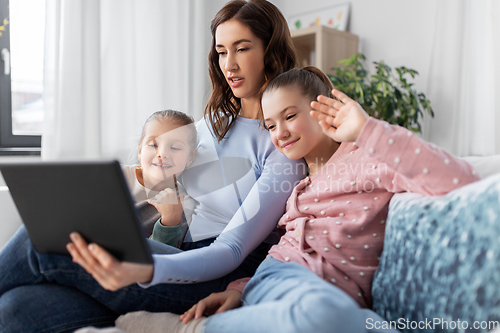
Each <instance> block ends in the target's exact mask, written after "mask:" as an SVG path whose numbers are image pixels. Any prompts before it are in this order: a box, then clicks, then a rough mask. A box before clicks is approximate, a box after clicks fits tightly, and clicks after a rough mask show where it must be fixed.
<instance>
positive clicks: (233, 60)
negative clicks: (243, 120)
mask: <svg viewBox="0 0 500 333" xmlns="http://www.w3.org/2000/svg"><path fill="white" fill-rule="evenodd" d="M215 49H216V51H217V53H218V54H219V67H220V70H221V71H222V73H223V74H224V76H225V78H226V81H227V83H228V84H229V86H230V87H231V90H232V91H233V94H234V96H235V97H237V98H240V99H258V98H259V95H258V93H259V90H260V88H261V87H262V85H263V84H264V82H265V75H264V45H263V44H262V41H261V40H260V39H259V38H258V37H257V36H255V35H254V34H253V32H252V30H250V28H249V27H248V26H247V25H246V24H243V23H241V22H240V21H238V20H235V19H231V20H228V21H226V22H224V23H222V24H220V25H219V26H218V27H217V31H216V33H215ZM242 102H243V101H242Z"/></svg>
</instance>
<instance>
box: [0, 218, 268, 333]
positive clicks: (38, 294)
mask: <svg viewBox="0 0 500 333" xmlns="http://www.w3.org/2000/svg"><path fill="white" fill-rule="evenodd" d="M211 241H213V240H209V241H201V242H197V243H188V244H186V245H185V247H184V249H190V248H196V247H202V246H206V245H208V244H209V243H210V242H211ZM149 245H150V249H151V251H152V252H153V253H164V254H168V253H175V252H179V251H181V250H179V249H176V248H173V247H170V246H168V245H165V244H162V243H158V242H155V241H152V240H150V241H149ZM268 249H269V246H268V245H267V244H261V245H260V246H259V247H258V248H257V249H256V250H255V251H254V252H252V253H251V254H250V255H249V256H248V257H247V258H246V259H245V261H244V262H243V263H242V264H241V265H240V266H239V267H238V268H237V269H236V270H234V271H233V272H232V273H230V274H228V275H227V276H224V277H222V278H219V279H216V280H212V281H208V282H201V283H195V284H189V285H179V284H159V285H156V286H152V287H150V288H147V289H144V288H141V287H139V286H138V285H136V284H133V285H130V286H128V287H125V288H122V289H120V290H118V291H115V292H111V291H107V290H105V289H103V288H102V287H101V286H100V285H99V284H98V283H97V282H96V281H95V280H94V279H93V278H92V276H91V275H89V274H88V273H87V272H86V271H85V270H84V269H83V268H81V267H80V266H79V265H77V264H75V263H73V261H72V259H71V257H70V256H67V255H56V254H44V253H39V252H38V251H36V250H35V249H34V247H33V245H32V243H31V241H30V239H29V237H28V233H27V231H26V229H25V228H24V226H23V227H21V228H20V229H19V230H18V232H17V233H16V234H15V235H14V237H13V238H12V239H11V240H10V242H9V243H8V244H7V245H6V247H5V248H4V249H3V250H2V252H1V253H0V332H1V333H7V332H24V333H29V332H72V331H74V330H75V329H77V328H80V327H84V326H89V325H92V326H96V327H103V326H109V325H113V323H114V321H115V319H116V318H117V317H118V316H119V315H121V314H124V313H127V312H130V311H138V310H146V311H151V312H160V311H168V312H174V313H183V312H184V311H186V310H187V309H189V308H190V307H191V306H192V305H194V304H196V302H198V301H199V300H200V299H201V298H204V297H206V296H208V295H209V294H210V293H212V292H218V291H222V290H225V288H226V286H227V285H228V284H229V283H230V282H232V281H234V280H236V279H239V278H242V277H247V276H251V275H253V273H254V272H255V269H256V268H257V267H258V265H259V264H260V262H261V261H262V260H263V259H264V258H265V256H266V254H267V251H268Z"/></svg>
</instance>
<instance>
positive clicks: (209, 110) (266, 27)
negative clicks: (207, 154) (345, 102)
mask: <svg viewBox="0 0 500 333" xmlns="http://www.w3.org/2000/svg"><path fill="white" fill-rule="evenodd" d="M230 19H236V20H238V21H240V22H241V23H243V24H246V25H247V26H248V27H249V28H250V30H251V31H252V33H253V34H254V35H255V36H257V37H258V38H260V39H261V40H262V43H263V45H264V50H265V53H264V73H265V79H266V82H265V83H264V85H263V86H262V88H261V90H260V95H262V92H263V91H264V89H265V87H266V86H267V84H268V83H269V81H270V80H272V79H273V78H275V77H276V76H278V75H279V74H281V73H283V72H286V71H287V70H290V69H292V68H294V67H296V65H297V57H296V55H295V48H294V46H293V43H292V38H291V36H290V30H289V29H288V24H287V22H286V20H285V18H284V17H283V14H281V12H280V10H279V9H278V8H277V7H276V6H274V5H273V4H272V3H270V2H268V1H266V0H249V1H248V2H247V1H243V0H234V1H230V2H228V3H227V4H226V5H225V6H224V7H222V9H221V10H220V11H219V12H218V13H217V14H216V15H215V17H214V19H213V20H212V24H211V31H212V47H211V49H210V52H209V54H208V67H209V75H210V80H211V82H212V94H211V96H210V98H209V100H208V102H207V106H206V107H205V118H206V120H207V121H208V122H209V125H210V127H211V128H212V131H213V134H214V135H215V136H216V137H217V140H218V141H219V142H220V141H221V140H222V139H224V137H225V136H226V134H227V132H228V131H229V129H230V128H231V126H232V125H233V123H234V121H235V120H236V118H237V117H238V114H239V112H240V108H241V102H240V99H239V98H237V97H235V96H234V94H233V92H232V90H231V87H230V86H229V85H228V83H227V81H226V78H225V76H224V73H222V71H221V69H220V67H219V55H218V53H217V52H216V50H215V32H216V31H217V27H218V26H219V25H220V24H222V23H224V22H226V21H228V20H230ZM259 119H260V120H261V121H262V109H260V110H259Z"/></svg>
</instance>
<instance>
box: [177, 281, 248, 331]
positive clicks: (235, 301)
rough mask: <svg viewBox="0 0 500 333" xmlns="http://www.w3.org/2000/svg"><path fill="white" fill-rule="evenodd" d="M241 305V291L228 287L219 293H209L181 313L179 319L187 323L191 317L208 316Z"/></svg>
mask: <svg viewBox="0 0 500 333" xmlns="http://www.w3.org/2000/svg"><path fill="white" fill-rule="evenodd" d="M240 306H241V293H240V292H239V291H238V290H234V289H229V290H226V291H223V292H220V293H213V294H210V295H209V296H208V297H205V298H204V299H202V300H201V301H199V302H198V303H197V304H195V305H193V307H192V308H191V309H189V310H187V311H186V312H185V313H184V314H182V315H181V317H180V318H181V320H182V321H183V322H184V324H187V323H188V322H189V321H190V320H191V319H192V318H193V317H194V319H196V320H197V319H200V318H201V316H202V315H204V314H205V315H207V316H210V315H212V314H214V313H221V312H224V311H227V310H231V309H235V308H238V307H240Z"/></svg>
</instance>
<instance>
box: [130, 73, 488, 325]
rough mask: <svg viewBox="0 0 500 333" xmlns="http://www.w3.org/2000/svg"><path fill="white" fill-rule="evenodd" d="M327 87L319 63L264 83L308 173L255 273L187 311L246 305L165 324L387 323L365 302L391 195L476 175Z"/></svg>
mask: <svg viewBox="0 0 500 333" xmlns="http://www.w3.org/2000/svg"><path fill="white" fill-rule="evenodd" d="M331 88H332V86H331V83H330V81H329V80H328V78H327V77H326V76H325V75H324V74H323V73H322V72H320V71H319V70H317V69H315V68H305V69H294V70H291V71H289V72H287V73H284V74H281V75H280V76H278V77H277V78H276V79H274V80H273V81H272V82H271V83H270V84H269V85H268V86H267V88H266V90H265V92H264V95H263V99H262V107H263V112H264V118H265V124H266V127H267V128H268V129H269V133H270V135H271V140H272V141H273V144H274V145H275V146H276V148H277V149H278V150H279V151H280V152H282V153H283V154H284V155H286V156H287V157H288V158H290V159H293V160H297V159H300V158H304V159H305V160H306V162H307V165H308V166H309V175H308V177H306V178H305V179H303V180H302V181H301V182H300V183H299V184H298V185H297V187H295V189H294V190H293V193H292V194H291V196H290V198H289V199H288V203H287V207H286V213H285V214H284V215H283V216H282V217H281V219H280V220H279V222H278V225H279V227H280V229H281V230H282V234H283V236H282V237H281V240H280V242H279V244H277V245H274V246H273V247H272V248H271V250H270V251H269V256H268V258H267V259H266V260H265V261H264V262H263V263H262V264H261V265H260V267H259V268H258V270H257V272H256V274H255V275H254V277H253V278H251V279H250V280H249V281H248V279H247V280H240V281H236V282H235V283H233V284H231V285H230V287H229V288H228V290H227V291H226V292H224V293H219V294H214V295H211V296H209V297H208V298H206V299H204V300H202V301H201V302H199V303H198V304H197V305H196V306H194V307H193V308H192V309H191V310H189V311H188V312H187V313H186V314H184V315H183V316H181V319H183V320H184V322H189V321H190V319H191V318H193V316H194V317H195V318H197V319H198V318H200V317H201V315H202V314H203V313H205V312H206V313H213V312H214V311H216V310H217V311H218V312H221V311H224V310H227V309H230V308H233V307H237V306H239V305H240V304H241V302H240V299H241V298H242V299H243V304H244V306H243V307H241V308H239V309H236V310H234V311H229V312H224V313H221V314H218V315H215V316H212V317H209V318H208V319H207V318H203V319H200V320H197V321H191V322H189V324H188V325H187V326H184V325H182V324H180V323H181V322H180V321H179V319H178V318H175V316H173V315H165V316H164V317H162V320H163V321H164V322H167V321H168V324H167V325H166V326H167V327H174V328H173V329H171V330H165V331H164V332H178V331H181V330H182V332H186V333H187V332H199V331H203V332H205V333H209V332H218V333H221V332H287V333H291V332H317V333H318V332H325V333H326V332H344V333H345V332H365V331H368V328H369V326H367V322H368V321H367V320H368V319H370V322H372V323H374V322H379V323H380V325H378V326H377V325H372V326H370V327H372V328H376V327H381V326H382V320H383V319H382V318H380V317H378V316H377V315H376V314H375V313H373V312H372V311H370V310H368V309H367V308H370V306H371V303H372V297H371V283H372V278H373V275H374V273H375V270H376V269H377V266H378V258H379V256H380V254H381V252H382V247H383V240H384V229H385V221H386V217H387V211H388V205H389V200H390V199H391V197H392V195H393V194H394V193H395V192H402V191H414V192H419V193H423V194H427V195H443V194H445V193H447V192H449V191H451V190H453V189H456V188H458V187H460V186H462V185H465V184H467V183H469V182H472V181H474V180H476V179H478V177H477V176H475V173H474V171H473V170H472V169H471V167H470V166H469V165H468V164H467V163H466V162H464V161H462V160H459V159H457V158H454V157H453V156H451V155H450V154H448V153H447V152H445V151H444V150H442V149H440V148H437V147H435V146H434V145H432V144H429V143H427V142H425V141H423V140H421V139H419V138H418V137H416V136H415V135H413V133H412V132H410V131H408V130H406V129H404V128H402V127H399V126H394V125H389V124H388V123H386V122H384V121H381V120H376V119H374V118H370V117H369V116H368V115H367V114H366V112H365V111H364V110H363V109H362V108H361V106H360V105H359V104H358V103H356V102H355V101H353V100H352V99H350V98H349V97H348V96H347V95H345V94H343V93H342V92H340V91H338V90H332V89H331ZM318 95H320V96H319V97H317V96H318ZM316 97H317V101H315V100H316ZM311 107H312V109H314V111H310V110H311ZM247 281H248V283H246V282H247ZM245 284H246V287H245V288H244V289H243V287H244V286H245ZM238 290H240V291H241V290H243V296H242V295H241V292H240V291H238ZM129 316H132V315H129ZM150 316H151V315H150ZM126 319H127V318H126V317H125V318H122V319H121V320H120V322H123V325H122V327H126V325H127V324H129V321H127V320H126ZM191 327H192V329H191Z"/></svg>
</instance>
